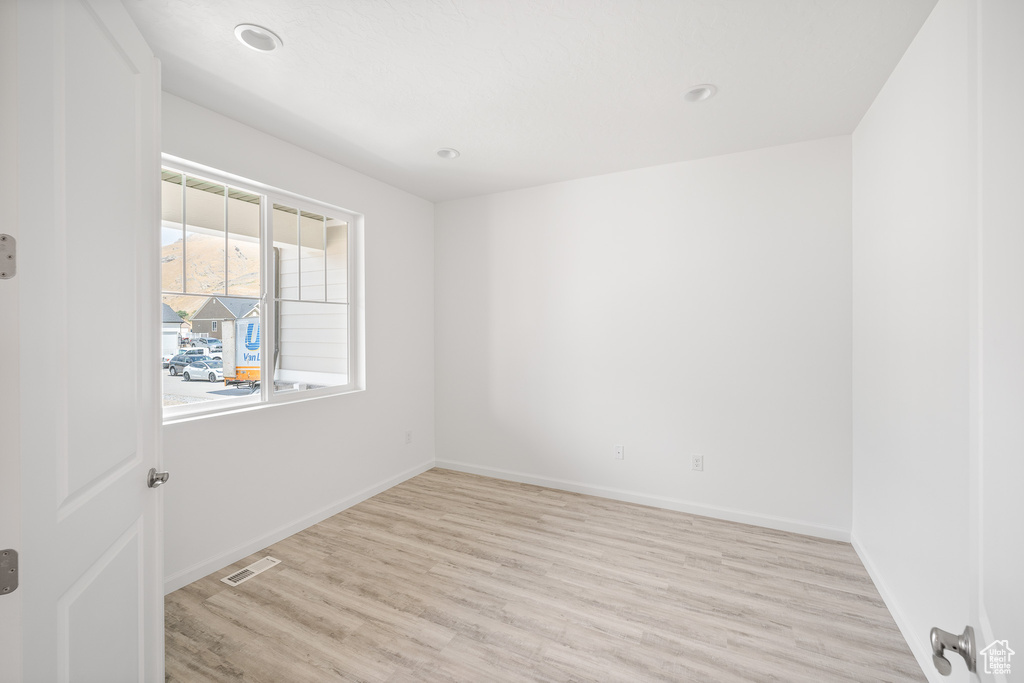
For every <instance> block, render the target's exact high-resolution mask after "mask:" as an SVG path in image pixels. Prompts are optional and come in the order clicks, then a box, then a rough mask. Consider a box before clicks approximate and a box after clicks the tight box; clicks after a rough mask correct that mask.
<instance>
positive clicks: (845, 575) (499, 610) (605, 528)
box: [166, 469, 925, 683]
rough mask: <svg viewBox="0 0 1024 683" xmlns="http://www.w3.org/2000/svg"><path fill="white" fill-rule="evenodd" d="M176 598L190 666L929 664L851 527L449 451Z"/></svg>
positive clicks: (177, 662)
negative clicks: (258, 566) (498, 473)
mask: <svg viewBox="0 0 1024 683" xmlns="http://www.w3.org/2000/svg"><path fill="white" fill-rule="evenodd" d="M268 554H269V555H273V556H274V557H276V558H278V559H280V560H282V561H283V562H282V564H280V565H278V566H276V567H274V568H272V569H270V570H268V571H266V572H264V573H262V574H260V575H258V576H256V577H254V578H252V579H250V580H249V581H247V582H245V583H243V584H241V585H240V586H237V587H235V588H231V587H229V586H227V585H226V584H224V583H221V582H220V579H221V578H223V577H224V576H227V575H228V574H230V573H232V572H234V571H236V570H238V569H241V568H242V567H244V566H246V565H248V564H250V563H252V562H254V561H255V560H257V559H259V558H261V557H264V556H265V555H268ZM166 608H167V616H166V639H167V680H168V681H181V682H183V683H196V682H198V681H267V682H273V683H282V682H302V681H317V682H319V681H334V680H341V681H393V682H399V681H402V682H406V681H407V682H413V681H416V682H421V681H467V682H474V683H476V682H491V681H630V682H632V681H787V682H796V681H808V682H813V683H822V682H824V681H924V680H925V678H924V676H923V674H922V673H921V670H920V668H919V667H918V665H917V662H916V660H915V659H914V657H913V656H912V655H911V653H910V650H909V648H908V647H907V644H906V642H905V641H904V640H903V637H902V636H901V634H900V632H899V630H898V629H897V628H896V625H895V623H894V622H893V620H892V617H891V616H890V614H889V612H888V610H887V609H886V607H885V605H884V604H883V602H882V600H881V598H880V597H879V595H878V592H877V591H876V590H875V587H874V585H873V584H872V583H871V580H870V579H869V578H868V575H867V572H866V571H865V570H864V568H863V566H862V565H861V563H860V561H859V559H858V558H857V556H856V554H855V553H854V551H853V549H852V548H851V546H850V545H849V544H846V543H840V542H836V541H827V540H822V539H817V538H811V537H809V536H801V535H798V534H791V533H786V532H781V531H772V530H769V529H762V528H759V527H754V526H747V525H744V524H736V523H733V522H724V521H720V520H715V519H710V518H707V517H698V516H694V515H688V514H685V513H681V512H673V511H668V510H660V509H657V508H650V507H644V506H641V505H633V504H630V503H622V502H618V501H612V500H607V499H603V498H596V497H593V496H585V495H580V494H575V493H566V492H564V491H557V490H553V489H546V488H542V487H539V486H530V485H526V484H518V483H512V482H507V481H501V480H496V479H489V478H486V477H479V476H475V475H470V474H463V473H459V472H453V471H450V470H443V469H433V470H430V471H429V472H426V473H424V474H421V475H420V476H418V477H415V478H413V479H410V480H409V481H407V482H405V483H403V484H400V485H398V486H396V487H394V488H392V489H389V490H388V491H385V492H384V493H381V494H379V495H377V496H374V497H373V498H371V499H369V500H367V501H365V502H363V503H360V504H359V505H356V506H354V507H352V508H349V509H348V510H346V511H344V512H342V513H340V514H338V515H335V516H334V517H331V518H330V519H327V520H325V521H323V522H321V523H320V524H317V525H316V526H314V527H311V528H309V529H307V530H305V531H302V532H300V533H298V534H295V535H294V536H291V537H289V538H287V539H285V540H284V541H281V542H280V543H276V544H274V545H273V546H271V547H269V548H267V549H266V550H265V551H262V552H259V553H256V554H254V555H252V556H250V557H248V558H245V559H244V560H241V561H240V562H238V563H237V564H235V565H232V567H231V568H228V569H225V570H223V571H220V572H217V573H216V574H214V575H211V576H209V577H206V578H204V579H201V580H199V581H196V582H195V583H193V584H191V585H189V586H186V587H184V588H182V589H181V590H178V591H175V592H174V593H171V594H170V595H168V596H167V598H166Z"/></svg>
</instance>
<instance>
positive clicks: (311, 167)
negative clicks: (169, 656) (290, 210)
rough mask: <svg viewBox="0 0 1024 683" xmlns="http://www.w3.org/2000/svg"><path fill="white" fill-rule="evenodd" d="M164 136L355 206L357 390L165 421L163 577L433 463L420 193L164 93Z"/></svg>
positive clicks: (268, 539) (176, 145)
mask: <svg viewBox="0 0 1024 683" xmlns="http://www.w3.org/2000/svg"><path fill="white" fill-rule="evenodd" d="M163 140H164V152H166V153H168V154H172V155H174V156H178V157H182V158H185V159H188V160H190V161H193V162H196V163H199V164H204V165H207V166H211V167H214V168H217V169H220V170H223V171H227V172H229V173H233V174H236V175H240V176H243V177H246V178H249V179H252V180H256V181H259V182H263V183H267V184H269V185H273V186H276V187H280V188H281V189H284V190H289V191H292V192H296V193H299V194H302V195H306V196H309V197H313V198H316V199H320V200H323V201H325V202H328V203H331V204H335V205H337V206H340V207H342V208H345V209H350V210H352V211H356V212H359V213H362V214H364V216H365V293H366V359H367V361H366V362H367V371H366V386H367V389H366V391H364V392H359V393H355V394H348V395H343V396H335V397H329V398H323V399H316V400H311V401H304V402H298V403H292V404H288V405H280V406H274V407H265V408H261V409H257V410H251V411H245V412H238V413H234V414H230V415H222V416H217V417H208V418H200V419H193V420H188V421H184V422H178V423H175V424H171V425H167V426H165V427H164V430H163V432H164V441H163V449H164V464H165V466H166V469H168V470H170V472H171V481H170V483H169V484H168V486H167V487H165V488H164V489H163V492H164V495H165V503H166V507H165V514H166V548H165V553H166V580H167V588H168V589H169V590H172V589H174V588H177V587H180V586H182V585H184V584H186V583H188V582H190V581H192V580H194V579H196V578H199V577H201V576H203V575H205V574H207V573H209V572H211V571H214V570H216V569H219V568H220V567H222V566H224V565H226V564H229V563H231V562H233V561H235V560H237V559H238V558H240V557H244V556H245V555H247V554H248V553H250V552H253V551H255V550H258V549H260V548H262V547H264V546H265V545H267V544H269V543H272V542H274V541H276V540H278V539H279V538H282V537H284V536H286V535H288V534H290V533H294V532H295V531H297V530H299V529H301V528H303V527H305V526H307V525H308V524H311V523H314V522H317V521H319V520H320V519H321V518H323V517H326V516H327V515H328V514H332V513H333V512H335V511H338V510H340V509H343V508H344V507H346V506H348V505H350V504H352V503H354V502H357V501H358V500H360V499H362V498H364V497H366V496H368V495H371V494H372V493H375V492H376V491H378V490H381V489H383V488H386V487H388V486H390V485H393V484H394V483H397V482H398V481H401V480H402V479H404V478H406V477H408V476H411V475H413V474H415V473H418V472H420V471H422V470H424V469H426V468H428V467H429V466H431V465H432V463H433V460H434V448H433V446H434V413H433V391H434V331H433V325H434V322H433V307H434V288H433V280H434V273H433V268H434V262H433V250H434V233H433V205H432V204H431V203H430V202H427V201H425V200H423V199H420V198H417V197H414V196H412V195H410V194H408V193H405V192H402V191H399V190H396V189H394V188H392V187H390V186H388V185H385V184H383V183H381V182H378V181H375V180H372V179H370V178H367V177H366V176H363V175H360V174H359V173H356V172H354V171H351V170H349V169H347V168H344V167H342V166H339V165H337V164H335V163H332V162H330V161H327V160H325V159H323V158H321V157H318V156H316V155H315V154H312V153H310V152H308V151H305V150H302V149H299V148H296V147H294V146H292V145H289V144H287V143H285V142H282V141H280V140H278V139H276V138H273V137H270V136H268V135H266V134H263V133H261V132H258V131H256V130H254V129H251V128H248V127H246V126H243V125H241V124H239V123H237V122H235V121H232V120H230V119H227V118H224V117H222V116H220V115H218V114H214V113H213V112H210V111H208V110H206V109H203V108H201V107H198V106H196V105H194V104H191V103H189V102H186V101H184V100H182V99H179V98H177V97H173V96H171V95H167V94H165V95H164V109H163ZM406 430H411V431H412V432H413V441H412V443H411V444H409V445H406V444H405V431H406Z"/></svg>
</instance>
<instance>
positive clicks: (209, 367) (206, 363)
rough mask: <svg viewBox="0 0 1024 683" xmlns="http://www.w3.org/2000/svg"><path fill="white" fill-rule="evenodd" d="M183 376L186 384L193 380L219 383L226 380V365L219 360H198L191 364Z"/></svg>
mask: <svg viewBox="0 0 1024 683" xmlns="http://www.w3.org/2000/svg"><path fill="white" fill-rule="evenodd" d="M181 376H182V379H184V380H185V381H186V382H190V381H192V380H193V379H207V380H210V381H211V382H219V381H222V380H223V379H224V364H223V363H222V362H221V361H219V360H198V361H196V362H195V363H190V364H189V365H188V367H186V368H185V370H184V372H182V373H181Z"/></svg>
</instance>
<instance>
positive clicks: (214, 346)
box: [188, 337, 224, 351]
mask: <svg viewBox="0 0 1024 683" xmlns="http://www.w3.org/2000/svg"><path fill="white" fill-rule="evenodd" d="M188 343H189V346H191V347H193V348H195V347H197V346H205V347H206V348H208V349H210V350H211V351H221V350H222V349H223V348H224V345H223V344H221V341H220V339H215V338H214V337H192V339H190V340H189V342H188Z"/></svg>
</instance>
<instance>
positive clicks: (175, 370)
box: [167, 349, 213, 377]
mask: <svg viewBox="0 0 1024 683" xmlns="http://www.w3.org/2000/svg"><path fill="white" fill-rule="evenodd" d="M195 350H198V349H193V350H189V351H182V352H181V353H179V354H178V355H177V356H175V357H174V358H172V359H171V360H170V361H169V362H168V363H167V372H169V373H170V374H171V376H172V377H173V376H174V375H178V374H180V373H181V371H182V370H184V369H185V368H186V367H188V366H189V365H191V364H192V363H195V362H197V361H201V360H213V359H212V358H210V357H209V356H207V355H204V354H202V353H193V351H195Z"/></svg>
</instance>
